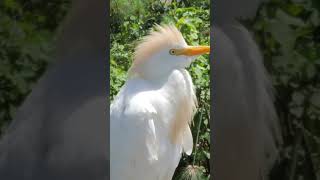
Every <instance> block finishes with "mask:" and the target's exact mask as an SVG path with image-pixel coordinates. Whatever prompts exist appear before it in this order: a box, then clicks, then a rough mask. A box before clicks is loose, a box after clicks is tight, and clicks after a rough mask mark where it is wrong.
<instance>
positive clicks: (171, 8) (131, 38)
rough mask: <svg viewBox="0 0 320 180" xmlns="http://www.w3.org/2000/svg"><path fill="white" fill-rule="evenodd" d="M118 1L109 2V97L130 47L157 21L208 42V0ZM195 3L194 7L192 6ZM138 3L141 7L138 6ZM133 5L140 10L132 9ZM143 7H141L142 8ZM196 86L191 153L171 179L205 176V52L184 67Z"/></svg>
mask: <svg viewBox="0 0 320 180" xmlns="http://www.w3.org/2000/svg"><path fill="white" fill-rule="evenodd" d="M121 3H122V1H121V0H113V1H111V34H110V37H111V59H110V62H111V63H110V71H111V74H110V97H111V99H113V98H114V96H115V95H116V94H117V92H118V91H119V88H120V87H121V86H122V85H123V84H124V82H125V80H126V73H127V70H128V68H129V67H130V65H131V62H132V60H133V59H132V58H133V51H134V47H135V45H136V44H137V42H138V40H140V39H141V37H143V36H145V35H147V34H148V32H149V30H150V29H152V27H153V26H154V25H155V24H156V23H157V24H170V23H173V24H175V25H176V26H177V28H178V29H180V31H181V32H182V34H183V35H184V38H185V39H186V41H187V43H188V44H190V45H200V44H201V45H204V44H205V45H208V44H209V41H210V37H209V34H210V22H209V17H210V16H209V1H207V0H206V1H196V2H192V1H181V2H173V3H171V4H165V3H162V2H160V1H152V3H147V4H143V6H141V3H140V1H137V2H136V3H137V4H135V3H134V2H133V1H130V3H131V4H130V7H131V9H130V10H129V11H126V10H127V9H126V8H128V5H124V6H121ZM195 5H197V6H195ZM140 6H141V7H140ZM135 7H139V8H140V9H138V10H136V9H135ZM142 9H143V10H142ZM188 70H189V72H191V76H192V79H193V81H194V84H195V86H196V92H197V99H198V103H199V108H198V112H197V113H196V115H195V118H194V121H193V124H192V133H193V137H194V141H195V142H194V144H195V148H194V152H193V154H192V156H190V157H189V156H183V157H182V160H181V162H180V165H179V168H178V169H177V174H176V175H175V179H209V159H210V152H209V148H210V124H209V122H210V121H209V119H210V87H209V85H210V77H209V74H210V66H209V57H208V55H205V56H201V57H199V58H198V60H197V61H196V62H194V63H193V64H192V65H191V67H190V68H189V69H188Z"/></svg>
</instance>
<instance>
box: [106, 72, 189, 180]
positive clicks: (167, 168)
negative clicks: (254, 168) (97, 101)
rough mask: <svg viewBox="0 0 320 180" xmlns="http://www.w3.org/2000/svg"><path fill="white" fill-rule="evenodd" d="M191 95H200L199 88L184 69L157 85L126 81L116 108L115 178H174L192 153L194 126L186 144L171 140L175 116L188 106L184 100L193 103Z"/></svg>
mask: <svg viewBox="0 0 320 180" xmlns="http://www.w3.org/2000/svg"><path fill="white" fill-rule="evenodd" d="M190 95H194V92H193V85H192V81H191V78H190V75H189V74H188V72H187V71H186V70H184V69H181V70H174V71H173V72H172V73H171V74H170V75H169V76H168V77H166V78H163V79H159V80H157V81H150V80H144V79H141V78H138V77H135V78H132V79H129V80H128V81H127V82H126V84H125V85H124V86H123V88H122V89H121V91H120V93H119V94H118V95H117V97H116V98H115V100H114V102H113V103H112V105H111V114H110V116H111V121H110V125H111V128H110V131H111V134H110V137H111V142H110V147H111V152H110V162H111V171H110V172H111V179H112V180H124V179H131V180H153V179H154V180H168V179H171V178H172V176H173V174H174V171H175V168H176V167H177V166H178V163H179V160H180V158H181V153H182V151H183V150H184V151H185V152H186V153H187V154H191V152H192V147H193V140H192V134H191V131H190V128H189V126H188V124H186V125H187V126H186V127H187V128H186V129H185V130H184V131H183V132H182V133H181V135H182V141H177V142H176V143H173V141H172V140H171V137H170V132H171V128H172V124H173V123H174V122H173V121H174V120H175V119H174V117H175V115H176V113H177V111H178V109H179V107H181V106H184V105H185V104H181V103H183V101H182V100H183V98H184V97H189V100H192V99H193V96H190ZM190 105H192V103H191V104H190ZM190 108H192V107H190ZM185 122H186V123H188V122H189V120H185Z"/></svg>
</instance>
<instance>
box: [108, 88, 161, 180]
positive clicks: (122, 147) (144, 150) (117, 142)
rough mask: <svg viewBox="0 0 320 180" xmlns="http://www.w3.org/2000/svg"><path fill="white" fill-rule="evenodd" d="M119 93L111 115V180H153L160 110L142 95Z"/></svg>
mask: <svg viewBox="0 0 320 180" xmlns="http://www.w3.org/2000/svg"><path fill="white" fill-rule="evenodd" d="M128 89H130V88H128ZM120 93H121V94H120V95H118V97H117V98H116V99H115V101H114V102H113V104H112V106H111V114H110V118H111V119H110V120H111V121H110V126H111V128H110V132H111V133H110V135H111V137H110V148H111V153H110V160H111V164H112V166H111V170H110V172H111V179H112V177H117V178H119V177H123V178H124V179H126V178H129V179H132V174H135V177H142V176H139V174H141V175H143V177H152V173H151V172H152V171H153V170H152V168H153V167H154V166H152V165H153V164H154V163H155V162H156V161H157V160H158V146H157V145H158V142H157V140H158V139H157V136H156V128H155V120H156V118H157V111H156V109H155V108H154V107H153V105H152V104H151V103H150V102H149V98H148V97H147V96H145V95H143V94H141V95H133V96H130V92H128V91H125V90H124V91H121V92H120ZM125 96H127V97H125ZM128 96H129V97H128ZM148 174H149V175H148ZM155 175H156V174H154V175H153V176H155ZM153 178H154V177H153Z"/></svg>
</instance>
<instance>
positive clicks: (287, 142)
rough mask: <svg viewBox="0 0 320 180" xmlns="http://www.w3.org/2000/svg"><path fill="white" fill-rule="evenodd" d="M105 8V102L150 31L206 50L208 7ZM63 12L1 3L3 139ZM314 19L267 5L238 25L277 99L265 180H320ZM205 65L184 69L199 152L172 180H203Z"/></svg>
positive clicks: (312, 6)
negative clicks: (189, 79) (279, 140)
mask: <svg viewBox="0 0 320 180" xmlns="http://www.w3.org/2000/svg"><path fill="white" fill-rule="evenodd" d="M170 2H171V1H170ZM110 3H111V7H112V8H111V10H110V18H111V27H110V31H111V34H110V37H111V42H110V43H111V49H110V51H111V59H110V67H111V69H110V70H111V77H110V85H111V87H110V96H111V98H112V97H114V95H115V94H116V93H117V91H118V90H119V88H120V87H121V85H122V84H123V83H124V81H125V78H126V70H127V69H128V68H129V66H130V63H131V60H132V53H133V47H134V46H135V42H136V40H139V39H140V38H141V37H142V36H144V35H146V34H147V32H148V30H149V29H150V28H151V27H152V26H153V24H154V23H161V22H162V23H165V22H174V23H175V24H176V25H177V27H178V28H179V29H181V31H182V33H183V35H184V37H185V38H186V40H187V41H188V43H190V44H209V25H210V23H209V0H204V1H192V0H181V1H178V2H176V1H172V3H169V1H155V0H153V1H151V0H149V1H147V0H146V1H142V0H136V1H124V0H112V1H111V2H110ZM69 7H70V4H69V2H68V1H67V0H55V1H52V0H51V1H40V0H2V1H0V128H1V131H0V133H1V134H2V133H3V131H4V130H5V129H6V127H7V125H8V123H10V121H11V120H12V117H13V116H14V114H15V111H16V109H17V107H19V105H20V104H21V103H22V102H23V100H24V99H25V97H26V96H27V95H28V94H29V93H30V91H31V88H32V86H33V84H34V83H36V82H37V80H38V79H39V78H40V76H41V75H42V74H43V72H44V71H45V70H46V67H47V65H48V64H49V63H50V61H51V58H52V56H51V55H52V51H53V50H54V42H55V35H56V31H57V27H58V25H59V24H60V23H61V22H62V19H63V18H64V16H65V14H66V12H67V11H68V10H69ZM216 8H219V7H216ZM319 13H320V1H319V0H270V1H268V2H266V3H262V4H260V8H259V10H258V12H257V14H256V17H255V18H252V19H241V22H242V23H243V24H244V25H245V26H246V27H247V28H248V29H249V30H250V31H251V32H252V35H253V36H254V37H255V40H256V41H257V43H258V44H259V46H260V48H261V50H262V53H263V55H264V60H265V66H266V68H267V70H268V72H269V74H270V75H271V79H272V83H273V86H274V89H275V92H276V93H275V100H276V108H277V112H278V115H279V118H280V122H281V129H282V134H283V138H284V145H283V147H281V149H280V159H279V160H278V162H277V163H276V165H275V166H274V168H273V170H272V172H271V174H270V180H319V179H320V73H319V69H320V15H319ZM208 63H209V62H208V57H207V56H204V57H201V58H200V61H198V62H197V63H194V64H193V65H192V66H191V67H190V72H191V73H192V76H193V79H194V83H195V84H196V85H197V87H196V88H197V93H198V94H197V96H198V100H199V104H200V107H199V110H198V113H197V114H196V117H195V121H194V124H193V125H192V131H193V134H194V137H195V138H194V139H195V140H197V143H196V145H197V149H196V150H195V151H194V153H193V154H192V156H191V157H183V158H182V160H181V163H180V166H179V169H178V171H177V174H176V179H179V177H180V179H183V176H184V175H185V173H188V172H194V171H192V170H194V169H193V168H194V167H196V171H195V172H197V175H199V176H201V178H203V179H208V178H209V173H210V172H209V159H210V154H209V145H210V129H209V128H210V124H209V123H210V122H209V121H208V120H209V119H210V114H209V112H210V104H209V99H210V94H209V87H210V84H209V83H210V81H209V75H208V74H209V71H210V68H209V65H208ZM201 121H202V124H200V123H201ZM199 125H201V126H199ZM212 148H213V149H214V147H212ZM211 158H213V157H211ZM189 165H195V166H189ZM186 168H187V169H186ZM188 168H189V169H188ZM190 170H191V171H190ZM230 173H232V172H230Z"/></svg>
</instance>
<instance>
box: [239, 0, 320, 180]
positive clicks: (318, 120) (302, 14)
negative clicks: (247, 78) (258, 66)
mask: <svg viewBox="0 0 320 180" xmlns="http://www.w3.org/2000/svg"><path fill="white" fill-rule="evenodd" d="M319 5H320V1H318V0H313V1H312V0H299V1H297V0H295V1H289V0H285V1H283V0H271V1H268V2H266V3H263V4H261V5H260V8H259V10H258V12H257V15H256V17H255V18H253V19H249V20H248V19H246V20H242V22H243V24H245V25H246V27H247V28H248V29H250V30H251V32H252V34H253V36H254V37H255V40H256V42H257V44H258V45H259V46H260V49H261V50H262V53H263V55H264V62H265V66H266V68H267V70H268V72H269V74H270V77H271V80H272V84H273V87H274V90H275V103H276V110H277V113H278V116H279V119H280V123H281V130H282V135H283V140H284V144H283V147H281V148H280V160H279V161H278V162H277V163H276V165H275V166H274V168H273V170H272V172H271V174H270V179H271V180H319V179H320V73H319V72H320V16H319V10H320V6H319Z"/></svg>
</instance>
